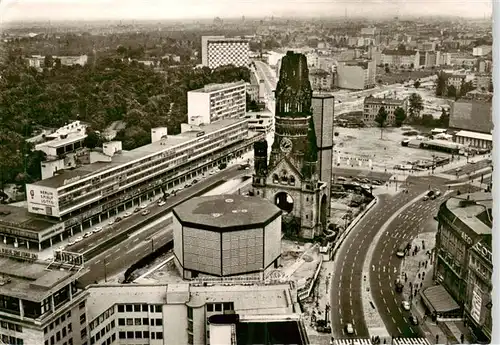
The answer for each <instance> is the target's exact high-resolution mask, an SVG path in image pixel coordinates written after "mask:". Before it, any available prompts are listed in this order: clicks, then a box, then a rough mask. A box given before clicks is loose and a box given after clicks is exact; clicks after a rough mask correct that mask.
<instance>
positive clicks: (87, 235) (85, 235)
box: [83, 231, 93, 238]
mask: <svg viewBox="0 0 500 345" xmlns="http://www.w3.org/2000/svg"><path fill="white" fill-rule="evenodd" d="M92 234H93V232H92V231H87V232H86V233H85V234H83V238H87V237H90V236H91V235H92Z"/></svg>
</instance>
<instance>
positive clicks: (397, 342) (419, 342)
mask: <svg viewBox="0 0 500 345" xmlns="http://www.w3.org/2000/svg"><path fill="white" fill-rule="evenodd" d="M393 344H394V345H431V343H430V342H429V340H427V339H426V338H399V339H394V341H393Z"/></svg>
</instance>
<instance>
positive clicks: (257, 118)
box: [245, 109, 274, 133]
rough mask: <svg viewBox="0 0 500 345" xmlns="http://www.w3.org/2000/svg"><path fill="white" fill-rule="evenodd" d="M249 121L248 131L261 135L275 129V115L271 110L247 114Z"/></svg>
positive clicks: (246, 117)
mask: <svg viewBox="0 0 500 345" xmlns="http://www.w3.org/2000/svg"><path fill="white" fill-rule="evenodd" d="M245 119H247V121H248V130H249V131H255V132H260V133H269V132H271V131H272V130H273V128H274V115H273V113H272V112H271V111H270V110H267V109H264V110H261V111H249V112H247V113H246V114H245Z"/></svg>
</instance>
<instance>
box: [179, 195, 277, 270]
mask: <svg viewBox="0 0 500 345" xmlns="http://www.w3.org/2000/svg"><path fill="white" fill-rule="evenodd" d="M281 214H282V211H281V210H280V209H279V208H278V207H277V206H275V205H274V204H272V203H271V202H269V201H268V200H266V199H263V198H259V197H250V196H241V195H214V196H204V197H197V198H192V199H190V200H188V201H186V202H184V203H182V204H181V205H179V206H177V207H176V208H174V210H173V215H174V218H173V228H174V255H175V264H176V266H177V269H178V270H179V272H180V274H181V276H182V277H183V279H192V278H197V277H199V276H218V277H225V276H232V275H242V274H244V275H255V276H258V277H260V279H263V278H264V274H265V272H266V270H268V269H273V268H276V267H277V266H278V265H279V258H280V256H281Z"/></svg>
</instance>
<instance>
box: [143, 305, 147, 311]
mask: <svg viewBox="0 0 500 345" xmlns="http://www.w3.org/2000/svg"><path fill="white" fill-rule="evenodd" d="M142 311H144V312H147V311H148V305H147V304H143V305H142Z"/></svg>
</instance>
